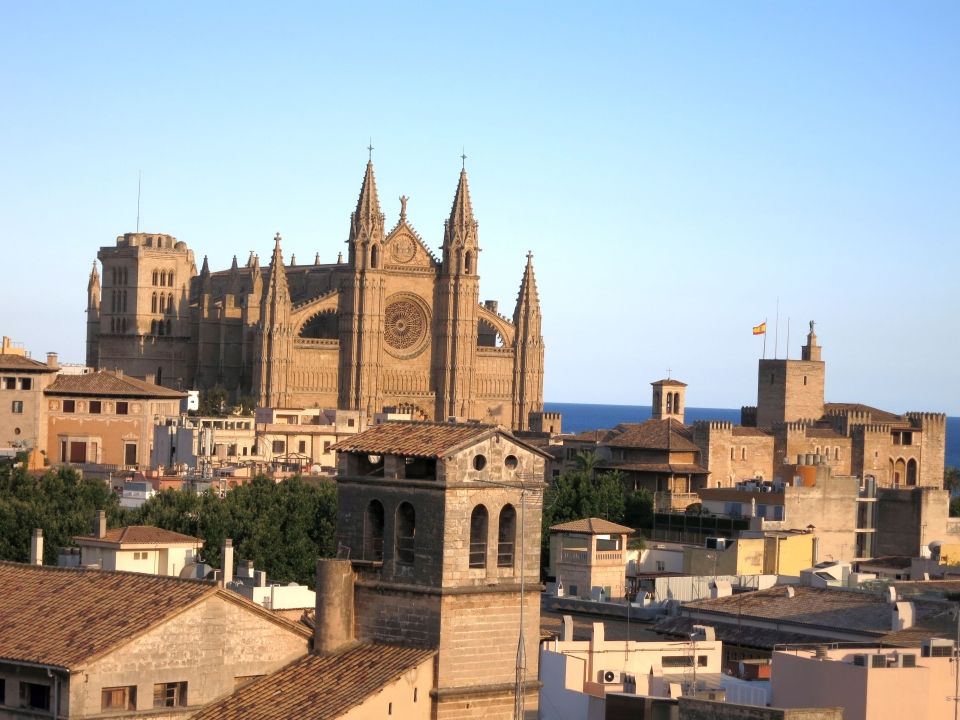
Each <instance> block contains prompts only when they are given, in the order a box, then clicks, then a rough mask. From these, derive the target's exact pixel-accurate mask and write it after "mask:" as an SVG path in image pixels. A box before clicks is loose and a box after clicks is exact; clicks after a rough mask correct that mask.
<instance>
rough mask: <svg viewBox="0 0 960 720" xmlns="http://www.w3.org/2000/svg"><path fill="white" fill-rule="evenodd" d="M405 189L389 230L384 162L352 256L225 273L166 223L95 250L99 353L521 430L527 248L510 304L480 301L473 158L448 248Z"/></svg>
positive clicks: (133, 370)
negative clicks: (416, 213) (429, 232)
mask: <svg viewBox="0 0 960 720" xmlns="http://www.w3.org/2000/svg"><path fill="white" fill-rule="evenodd" d="M406 203H407V199H406V198H401V211H400V217H399V220H398V221H397V223H396V224H395V225H394V226H393V228H392V229H387V227H386V224H385V218H384V214H383V212H382V211H381V209H380V201H379V198H378V195H377V186H376V180H375V177H374V171H373V164H372V162H368V163H367V168H366V173H365V175H364V179H363V185H362V187H361V189H360V197H359V200H358V202H357V207H356V210H355V212H354V213H353V214H352V216H351V221H350V234H349V240H348V241H347V244H348V253H347V257H346V258H345V259H344V258H343V257H342V256H341V257H339V258H338V259H337V262H335V263H328V264H323V263H321V262H320V260H319V256H318V257H317V258H316V259H315V261H314V262H313V263H312V264H297V263H296V260H295V258H291V261H290V263H289V264H285V263H284V259H283V254H282V250H281V238H280V236H279V234H278V235H277V236H276V238H275V243H274V249H273V255H272V257H271V259H270V262H269V264H268V265H266V266H261V265H260V261H259V258H258V257H257V256H256V255H255V254H251V255H250V258H249V259H248V260H247V261H246V263H245V264H244V265H243V266H240V265H239V264H238V262H237V259H236V257H234V260H233V264H232V266H231V267H230V268H229V269H228V270H222V271H216V272H212V271H211V270H210V268H209V266H208V263H207V259H206V258H204V260H203V263H202V267H201V269H200V271H199V273H198V272H197V269H196V264H195V262H194V255H193V251H192V250H190V249H189V248H188V247H187V245H186V244H185V243H183V242H179V241H177V240H176V239H175V238H173V237H171V236H169V235H162V234H161V235H158V234H151V233H128V234H126V235H123V236H121V237H119V238H117V242H116V246H115V247H109V246H108V247H103V248H101V249H100V252H99V253H98V255H97V258H98V259H99V260H100V263H101V265H102V275H101V272H100V270H99V269H98V268H97V264H96V263H94V267H93V270H92V272H91V274H90V281H89V283H88V292H87V295H88V297H87V364H88V365H91V366H93V367H98V368H118V369H122V370H123V371H125V372H127V373H129V374H132V375H137V376H144V377H148V378H149V377H152V378H153V379H154V380H155V381H156V382H158V383H161V384H164V385H167V386H170V387H174V388H182V389H188V388H196V389H201V390H203V389H209V388H212V387H214V386H221V387H223V388H225V389H226V390H228V391H229V392H230V393H232V395H233V397H234V399H238V398H240V397H243V396H250V397H252V398H253V400H254V402H256V404H257V405H258V406H261V407H316V406H319V407H337V408H342V409H349V410H360V411H361V412H364V413H366V414H367V416H368V417H371V416H372V414H373V413H375V412H379V411H380V410H381V409H382V408H384V407H395V408H397V409H398V410H399V411H401V412H409V413H411V414H412V415H413V417H414V418H415V419H424V420H435V419H438V420H445V419H447V418H450V417H457V418H468V419H478V420H483V421H485V422H491V423H498V424H502V425H505V426H509V427H512V428H514V429H517V430H525V429H527V428H528V427H529V417H530V413H536V412H539V411H542V409H543V354H544V347H543V338H542V335H541V315H540V302H539V297H538V294H537V287H536V280H535V277H534V271H533V258H532V255H530V254H528V256H527V263H526V267H525V269H524V272H523V276H522V279H521V282H520V291H519V294H518V297H517V302H516V306H515V309H514V312H513V316H512V318H508V317H505V316H504V315H501V314H500V313H498V311H497V309H498V305H497V303H496V302H495V301H491V300H487V301H485V302H483V303H480V301H479V282H480V276H479V274H478V259H479V251H480V245H479V238H478V232H477V221H476V220H475V218H474V215H473V208H472V205H471V202H470V192H469V187H468V184H467V174H466V171H462V172H461V173H460V179H459V183H458V185H457V189H456V193H455V195H454V200H453V206H452V208H451V212H450V217H449V218H448V219H447V221H446V223H445V226H444V236H443V243H442V246H441V251H440V256H439V257H437V256H436V255H434V254H433V253H432V252H431V250H430V249H429V248H428V247H427V245H426V244H425V243H424V242H423V240H422V239H421V237H420V236H419V235H418V234H417V232H416V230H414V228H413V226H412V225H411V224H410V223H409V221H408V219H407V213H406Z"/></svg>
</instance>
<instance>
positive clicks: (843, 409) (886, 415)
mask: <svg viewBox="0 0 960 720" xmlns="http://www.w3.org/2000/svg"><path fill="white" fill-rule="evenodd" d="M823 412H824V413H825V414H826V415H846V414H847V413H850V412H858V413H869V414H870V419H871V421H873V422H896V421H897V420H902V419H903V418H902V417H900V416H899V415H896V414H894V413H892V412H887V411H886V410H879V409H877V408H875V407H870V406H869V405H863V404H861V403H826V404H825V405H824V406H823Z"/></svg>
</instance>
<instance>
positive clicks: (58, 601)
mask: <svg viewBox="0 0 960 720" xmlns="http://www.w3.org/2000/svg"><path fill="white" fill-rule="evenodd" d="M0 587H3V588H5V591H4V592H3V593H0V659H5V660H14V661H21V662H33V663H42V664H44V665H55V666H59V667H64V668H69V669H76V668H81V667H84V665H86V664H87V663H88V662H89V661H90V660H92V659H94V658H96V657H98V656H100V655H102V654H104V653H106V652H109V651H111V650H113V649H114V648H116V647H118V646H120V645H122V644H124V643H126V642H127V641H129V640H132V639H133V638H134V637H136V636H138V635H141V634H142V633H145V632H147V631H148V630H150V629H151V628H154V627H157V626H158V625H161V624H162V623H163V622H165V621H166V620H168V619H169V618H171V617H173V616H174V615H176V614H178V613H180V612H182V611H184V610H186V609H188V608H190V607H192V606H193V605H195V604H197V603H199V602H202V601H203V600H205V599H206V598H209V597H212V596H213V595H218V594H219V595H220V596H221V597H222V598H223V599H225V600H227V601H229V602H233V603H236V604H238V605H242V606H244V608H246V609H248V610H249V611H250V612H253V613H256V614H258V615H260V616H261V617H264V618H266V619H268V620H269V621H270V622H272V623H274V624H278V625H282V626H283V627H285V628H287V629H288V630H290V631H291V632H295V633H298V634H300V635H303V636H305V637H306V636H309V635H310V631H309V630H307V629H306V628H305V627H303V626H302V625H299V624H298V623H293V622H290V621H288V620H285V619H283V618H280V617H276V616H274V615H273V614H271V613H270V612H269V611H268V610H264V609H263V608H262V607H260V606H259V605H256V604H254V603H252V602H250V601H248V600H246V599H245V598H243V597H242V596H240V595H237V594H236V593H234V592H232V591H229V590H221V589H220V588H218V587H217V586H216V585H215V584H213V583H211V582H206V581H203V580H182V579H180V578H173V577H162V576H159V575H147V574H141V573H132V572H111V571H107V570H87V569H83V568H61V567H49V566H40V565H22V564H20V563H10V562H0Z"/></svg>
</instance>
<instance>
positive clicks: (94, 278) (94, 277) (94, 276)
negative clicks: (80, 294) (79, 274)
mask: <svg viewBox="0 0 960 720" xmlns="http://www.w3.org/2000/svg"><path fill="white" fill-rule="evenodd" d="M99 283H100V271H99V270H97V261H96V260H94V261H93V268H91V270H90V280H89V281H88V282H87V289H90V288H91V287H93V285H94V284H99Z"/></svg>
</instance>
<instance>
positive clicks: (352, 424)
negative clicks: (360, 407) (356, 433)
mask: <svg viewBox="0 0 960 720" xmlns="http://www.w3.org/2000/svg"><path fill="white" fill-rule="evenodd" d="M354 425H356V422H355V421H354V419H353V418H347V427H353V426H354Z"/></svg>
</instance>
